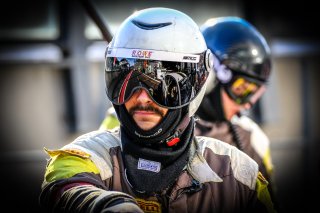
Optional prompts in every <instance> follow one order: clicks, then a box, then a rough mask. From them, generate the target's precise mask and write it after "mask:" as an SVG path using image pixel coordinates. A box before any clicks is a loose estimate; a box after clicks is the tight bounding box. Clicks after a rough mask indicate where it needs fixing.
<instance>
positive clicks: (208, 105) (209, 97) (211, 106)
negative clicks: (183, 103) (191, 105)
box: [196, 82, 226, 122]
mask: <svg viewBox="0 0 320 213" xmlns="http://www.w3.org/2000/svg"><path fill="white" fill-rule="evenodd" d="M222 88H223V86H222V85H221V83H220V82H219V83H218V84H217V85H216V86H215V88H214V89H213V90H212V91H210V92H209V93H208V94H206V95H205V96H204V97H203V100H202V102H201V104H200V106H199V109H198V111H197V112H196V113H197V115H198V116H199V117H200V118H201V119H203V120H205V121H210V122H216V121H226V118H225V114H224V110H223V107H222V98H221V89H222Z"/></svg>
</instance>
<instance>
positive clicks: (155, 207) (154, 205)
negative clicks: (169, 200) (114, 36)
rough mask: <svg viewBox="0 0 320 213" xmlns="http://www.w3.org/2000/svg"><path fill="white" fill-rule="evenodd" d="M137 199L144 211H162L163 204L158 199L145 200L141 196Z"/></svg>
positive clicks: (150, 212) (149, 212)
mask: <svg viewBox="0 0 320 213" xmlns="http://www.w3.org/2000/svg"><path fill="white" fill-rule="evenodd" d="M136 201H137V203H138V205H139V207H140V209H142V211H144V212H148V213H155V212H161V205H160V203H158V202H156V201H150V200H143V199H139V198H136Z"/></svg>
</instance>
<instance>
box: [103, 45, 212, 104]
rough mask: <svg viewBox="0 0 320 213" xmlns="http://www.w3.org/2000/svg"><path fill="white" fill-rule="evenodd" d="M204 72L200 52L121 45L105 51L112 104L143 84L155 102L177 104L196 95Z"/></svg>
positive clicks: (184, 102)
mask: <svg viewBox="0 0 320 213" xmlns="http://www.w3.org/2000/svg"><path fill="white" fill-rule="evenodd" d="M119 55H121V57H119ZM208 74H209V72H208V71H207V70H206V69H205V65H204V54H200V55H192V54H182V53H172V52H164V51H154V50H137V49H122V48H112V49H107V51H106V64H105V80H106V93H107V95H108V98H109V100H110V101H111V102H112V103H114V104H116V105H120V104H123V103H125V102H126V101H127V100H128V99H129V98H130V97H131V95H132V94H133V93H134V91H135V90H137V89H140V88H143V89H145V90H146V91H147V92H148V93H149V96H150V97H151V98H152V99H153V101H154V102H156V103H157V104H158V105H160V106H162V107H166V108H169V109H177V108H181V107H183V106H185V105H187V104H189V103H190V102H191V101H192V100H193V99H194V98H195V97H196V96H197V94H198V93H199V91H200V90H201V88H202V86H203V85H204V83H205V81H206V79H207V77H208Z"/></svg>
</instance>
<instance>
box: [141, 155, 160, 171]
mask: <svg viewBox="0 0 320 213" xmlns="http://www.w3.org/2000/svg"><path fill="white" fill-rule="evenodd" d="M160 167H161V163H160V162H156V161H151V160H145V159H142V158H139V161H138V169H140V170H146V171H150V172H156V173H158V172H159V171H160Z"/></svg>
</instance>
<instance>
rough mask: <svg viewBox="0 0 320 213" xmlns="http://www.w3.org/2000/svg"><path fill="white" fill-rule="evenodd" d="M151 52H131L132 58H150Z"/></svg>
mask: <svg viewBox="0 0 320 213" xmlns="http://www.w3.org/2000/svg"><path fill="white" fill-rule="evenodd" d="M151 54H152V51H148V50H132V54H131V55H132V57H134V58H151Z"/></svg>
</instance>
